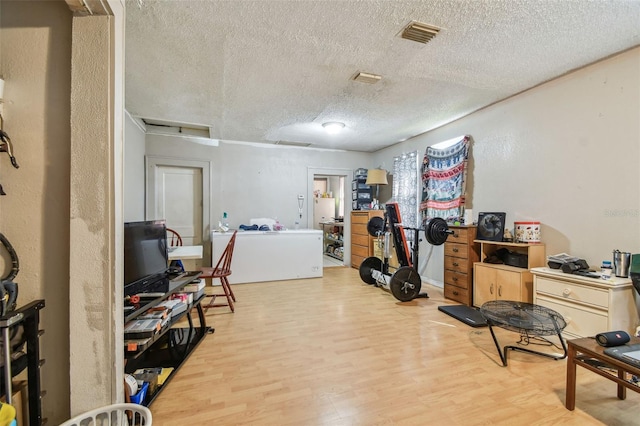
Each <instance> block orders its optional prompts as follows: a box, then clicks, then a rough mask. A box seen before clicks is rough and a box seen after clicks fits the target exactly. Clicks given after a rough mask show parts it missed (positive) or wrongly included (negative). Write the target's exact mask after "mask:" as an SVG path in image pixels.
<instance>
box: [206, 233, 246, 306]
mask: <svg viewBox="0 0 640 426" xmlns="http://www.w3.org/2000/svg"><path fill="white" fill-rule="evenodd" d="M237 233H238V231H233V235H231V238H230V239H229V242H228V243H227V247H226V248H225V249H224V251H223V252H222V255H221V256H220V259H218V263H217V264H216V266H214V267H212V268H209V267H204V268H201V269H200V270H201V271H202V275H200V278H205V279H207V280H211V285H213V280H214V279H215V278H218V279H220V283H221V284H222V291H223V292H224V294H209V295H206V296H205V298H206V297H211V302H210V303H209V304H207V305H202V307H203V308H204V309H205V312H206V311H207V310H208V309H209V308H216V307H220V306H228V307H229V308H230V309H231V312H234V311H235V308H234V306H233V302H235V301H236V296H235V295H234V294H233V290H231V286H230V285H229V279H228V277H229V276H230V275H231V259H232V257H233V247H234V246H235V243H236V234H237ZM219 296H224V297H226V299H227V303H215V301H216V298H217V297H219Z"/></svg>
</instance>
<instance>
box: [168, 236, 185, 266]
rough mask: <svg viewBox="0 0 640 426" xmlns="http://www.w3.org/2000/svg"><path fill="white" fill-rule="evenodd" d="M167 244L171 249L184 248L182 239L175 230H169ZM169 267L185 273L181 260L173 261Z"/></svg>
mask: <svg viewBox="0 0 640 426" xmlns="http://www.w3.org/2000/svg"><path fill="white" fill-rule="evenodd" d="M167 243H168V244H169V247H182V237H181V236H180V234H178V233H177V232H176V231H174V230H173V229H171V228H167ZM169 267H170V268H175V269H177V270H179V271H182V272H184V264H183V263H182V260H180V259H176V260H172V261H171V263H170V264H169Z"/></svg>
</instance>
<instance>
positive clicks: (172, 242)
mask: <svg viewBox="0 0 640 426" xmlns="http://www.w3.org/2000/svg"><path fill="white" fill-rule="evenodd" d="M167 242H168V243H169V247H177V246H182V237H181V236H180V234H178V233H177V232H176V231H174V230H173V229H171V228H167Z"/></svg>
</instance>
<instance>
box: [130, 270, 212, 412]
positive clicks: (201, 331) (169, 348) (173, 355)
mask: <svg viewBox="0 0 640 426" xmlns="http://www.w3.org/2000/svg"><path fill="white" fill-rule="evenodd" d="M199 276H200V273H197V274H192V275H190V276H188V277H186V278H179V279H176V280H174V281H172V282H171V285H170V290H169V291H167V292H166V293H164V294H163V295H162V296H155V297H150V298H146V299H145V298H141V303H140V307H139V308H138V309H136V310H135V311H134V312H132V313H130V314H128V315H126V316H125V324H126V323H127V322H129V321H132V320H134V319H136V318H137V317H138V316H140V315H142V314H143V313H145V312H147V311H148V310H149V309H151V308H153V307H155V306H157V305H158V304H160V303H161V302H163V301H164V300H167V299H168V298H169V297H171V295H172V294H174V293H180V292H181V291H182V290H183V289H184V287H185V286H186V285H187V284H189V283H191V282H194V281H199ZM204 298H205V295H204V294H202V295H201V296H200V297H198V299H196V300H194V301H193V302H192V303H191V304H190V305H189V306H188V307H187V309H186V311H184V312H182V313H181V314H179V315H177V316H176V317H175V318H174V317H172V318H171V320H170V321H169V322H168V323H167V324H166V325H165V326H164V327H162V329H160V330H159V331H158V332H156V333H155V334H153V336H151V337H150V338H149V341H147V342H145V344H144V345H141V344H140V342H139V340H140V339H129V340H127V339H126V337H125V347H124V357H125V373H126V374H133V373H134V372H135V371H136V370H139V369H154V368H173V371H172V372H171V373H170V374H169V375H168V377H167V378H166V380H165V381H164V383H163V384H162V385H161V386H158V388H157V389H155V391H154V392H152V393H148V394H147V395H146V396H145V398H144V400H143V401H142V405H145V406H149V405H151V403H153V401H154V400H155V398H156V397H157V396H158V395H159V394H160V392H161V391H162V390H163V389H164V387H165V386H166V385H167V384H168V382H169V381H170V380H171V378H172V377H173V376H174V375H175V374H176V372H177V371H178V369H179V368H180V367H181V366H182V364H183V363H184V362H185V361H186V360H187V358H188V357H189V356H190V355H191V353H192V352H193V351H194V350H195V348H196V347H197V346H198V345H199V344H200V342H201V341H202V339H203V338H204V337H205V336H206V335H207V333H213V328H211V327H207V325H206V319H205V316H204V311H203V309H202V306H201V302H202V300H204ZM194 308H195V309H196V310H197V313H198V323H199V325H198V327H196V326H195V325H194V322H193V318H192V316H191V311H192V310H193V309H194ZM184 319H186V320H187V325H188V326H187V327H180V326H178V327H174V326H176V325H178V324H180V325H182V324H181V322H182V323H183V322H184V321H183V320H184Z"/></svg>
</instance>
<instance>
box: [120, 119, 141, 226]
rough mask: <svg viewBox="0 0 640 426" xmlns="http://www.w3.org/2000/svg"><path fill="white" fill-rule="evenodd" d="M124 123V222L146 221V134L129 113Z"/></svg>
mask: <svg viewBox="0 0 640 426" xmlns="http://www.w3.org/2000/svg"><path fill="white" fill-rule="evenodd" d="M124 122H125V123H124V124H125V128H124V132H125V133H124V138H125V141H126V143H125V144H124V160H125V162H124V188H125V191H124V206H123V208H124V221H125V222H134V221H138V220H144V219H145V216H144V205H145V202H144V201H145V176H144V172H145V166H144V155H145V152H144V150H145V133H144V129H143V128H142V127H141V125H140V124H138V123H136V122H135V121H134V119H133V118H132V117H131V116H130V115H129V114H128V113H127V114H125V119H124Z"/></svg>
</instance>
